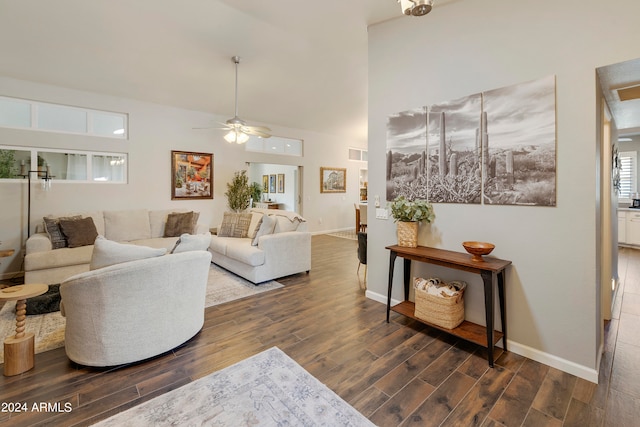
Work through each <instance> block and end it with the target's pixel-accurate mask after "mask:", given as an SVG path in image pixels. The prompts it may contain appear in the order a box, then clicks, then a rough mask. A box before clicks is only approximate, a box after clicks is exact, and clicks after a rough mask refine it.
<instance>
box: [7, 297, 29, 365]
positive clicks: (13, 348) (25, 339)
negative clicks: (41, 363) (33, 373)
mask: <svg viewBox="0 0 640 427" xmlns="http://www.w3.org/2000/svg"><path fill="white" fill-rule="evenodd" d="M26 313H27V300H26V299H21V300H18V301H16V334H15V335H14V336H11V337H9V338H7V339H5V340H4V375H5V376H8V377H9V376H13V375H18V374H21V373H23V372H26V371H28V370H29V369H31V368H33V366H34V349H35V339H34V334H33V332H25V324H26V318H27V316H26Z"/></svg>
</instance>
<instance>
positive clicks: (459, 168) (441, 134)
mask: <svg viewBox="0 0 640 427" xmlns="http://www.w3.org/2000/svg"><path fill="white" fill-rule="evenodd" d="M481 116H482V96H481V95H480V94H479V93H478V94H475V95H470V96H466V97H464V98H460V99H456V100H453V101H448V102H443V103H440V104H434V105H431V106H429V107H428V121H427V138H428V143H427V148H428V150H427V152H428V153H429V156H428V158H429V161H428V182H427V189H428V190H427V194H428V201H429V202H431V203H475V204H479V203H480V202H481V198H482V171H481V164H482V162H481V154H482V150H481V149H480V144H481V135H480V132H479V128H480V118H481Z"/></svg>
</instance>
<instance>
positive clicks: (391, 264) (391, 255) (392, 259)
mask: <svg viewBox="0 0 640 427" xmlns="http://www.w3.org/2000/svg"><path fill="white" fill-rule="evenodd" d="M397 256H398V254H397V253H395V252H394V251H391V252H389V283H388V284H387V323H389V312H390V311H391V288H392V287H393V268H394V267H395V262H396V257H397Z"/></svg>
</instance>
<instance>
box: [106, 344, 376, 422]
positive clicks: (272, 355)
mask: <svg viewBox="0 0 640 427" xmlns="http://www.w3.org/2000/svg"><path fill="white" fill-rule="evenodd" d="M95 425H96V426H102V427H105V426H118V427H120V426H172V425H176V426H178V425H179V426H187V425H189V426H204V425H206V426H220V427H222V426H230V427H231V426H233V427H235V426H329V427H334V426H354V427H355V426H373V425H374V424H372V423H371V422H370V421H369V420H368V419H367V418H365V417H364V416H363V415H362V414H360V413H359V412H358V411H356V410H355V409H354V408H353V407H352V406H350V405H349V404H348V403H347V402H345V401H344V400H342V399H341V398H340V396H338V395H337V394H335V393H334V392H333V391H331V390H330V389H329V388H328V387H326V386H325V385H324V384H322V383H321V382H320V381H318V380H317V379H316V378H314V377H313V376H312V375H311V374H309V373H308V372H307V371H305V370H304V369H303V368H302V367H301V366H300V365H298V364H297V363H296V362H295V361H294V360H292V359H291V358H289V356H287V355H286V354H285V353H284V352H282V351H281V350H280V349H279V348H277V347H272V348H270V349H269V350H265V351H263V352H262V353H259V354H257V355H255V356H253V357H250V358H248V359H245V360H243V361H241V362H238V363H236V364H235V365H232V366H229V367H228V368H225V369H223V370H221V371H218V372H214V373H213V374H210V375H208V376H206V377H204V378H200V379H199V380H196V381H194V382H192V383H190V384H187V385H184V386H182V387H180V388H178V389H175V390H172V391H170V392H168V393H165V394H163V395H161V396H158V397H156V398H154V399H152V400H150V401H148V402H145V403H143V404H141V405H139V406H136V407H134V408H131V409H129V410H127V411H125V412H121V413H119V414H117V415H114V416H113V417H111V418H107V419H106V420H104V421H102V422H100V423H98V424H95Z"/></svg>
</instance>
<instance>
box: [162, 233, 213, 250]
mask: <svg viewBox="0 0 640 427" xmlns="http://www.w3.org/2000/svg"><path fill="white" fill-rule="evenodd" d="M210 243H211V233H209V232H207V233H203V234H186V233H185V234H183V235H182V236H180V239H178V241H177V242H176V246H175V247H174V248H173V250H172V251H171V253H172V254H178V253H181V252H190V251H206V250H207V249H208V248H209V244H210Z"/></svg>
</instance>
